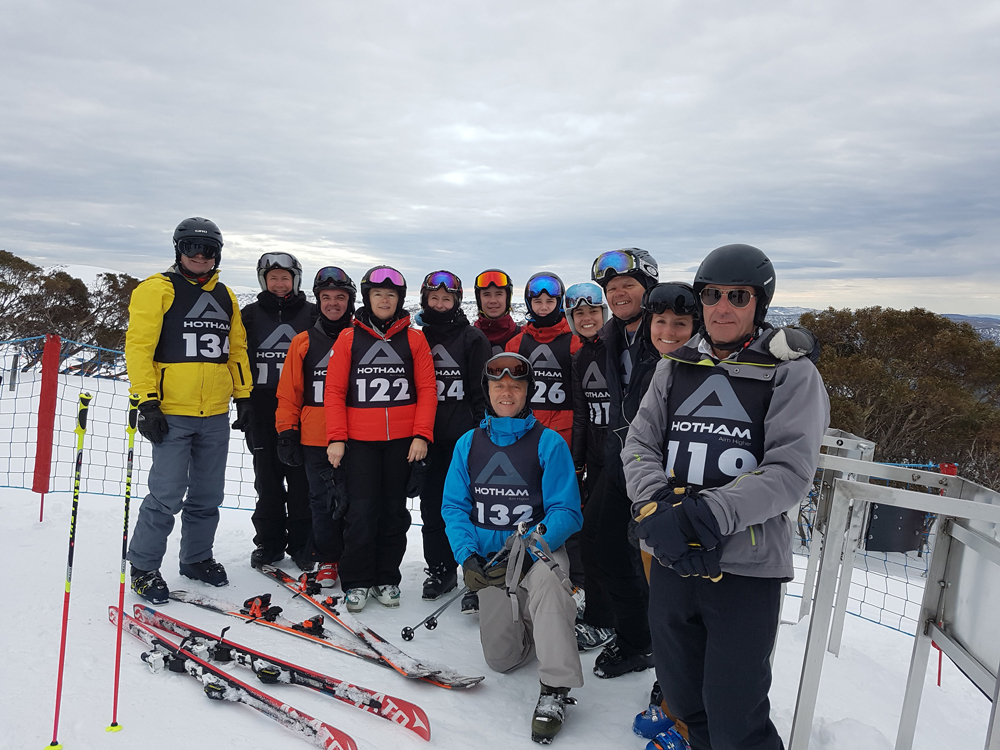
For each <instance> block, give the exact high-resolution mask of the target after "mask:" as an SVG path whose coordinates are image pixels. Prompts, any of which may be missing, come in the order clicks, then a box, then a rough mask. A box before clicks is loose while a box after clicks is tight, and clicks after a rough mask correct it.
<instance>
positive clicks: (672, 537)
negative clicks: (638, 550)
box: [635, 486, 722, 565]
mask: <svg viewBox="0 0 1000 750" xmlns="http://www.w3.org/2000/svg"><path fill="white" fill-rule="evenodd" d="M678 489H679V488H678ZM650 506H654V507H655V510H653V509H651V508H650ZM647 509H650V510H649V511H647ZM642 510H643V511H644V512H642V513H640V517H639V519H638V523H637V524H636V527H635V535H636V536H637V537H638V538H639V539H642V540H643V541H645V542H646V544H647V545H648V546H649V547H650V548H651V549H652V550H653V556H654V557H655V558H656V559H657V560H659V561H660V562H661V563H663V564H664V565H673V564H674V563H675V562H677V561H678V560H680V559H681V558H683V557H684V556H685V555H687V554H688V553H689V552H690V551H691V550H692V549H699V548H700V549H701V550H702V551H709V550H714V549H715V548H716V547H718V546H719V542H720V541H721V540H722V532H721V531H720V530H719V524H718V522H717V521H716V520H715V515H714V514H713V513H712V510H711V508H709V507H708V504H707V503H706V502H705V501H704V500H703V499H702V497H701V495H699V494H697V493H694V494H692V493H690V492H689V491H688V490H687V488H685V489H684V490H683V492H682V493H681V494H678V493H677V491H676V489H675V488H673V487H669V486H668V487H663V488H662V489H660V490H658V491H657V492H656V493H655V494H654V495H653V497H652V498H651V501H650V503H647V505H646V506H644V507H643V509H642Z"/></svg>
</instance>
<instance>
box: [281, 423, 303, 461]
mask: <svg viewBox="0 0 1000 750" xmlns="http://www.w3.org/2000/svg"><path fill="white" fill-rule="evenodd" d="M278 459H279V460H280V461H281V463H283V464H284V465H285V466H301V465H302V464H304V463H305V456H304V455H303V453H302V435H301V434H300V433H299V431H298V430H282V431H281V432H279V433H278Z"/></svg>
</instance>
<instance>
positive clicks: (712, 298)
mask: <svg viewBox="0 0 1000 750" xmlns="http://www.w3.org/2000/svg"><path fill="white" fill-rule="evenodd" d="M723 294H724V295H725V297H726V298H727V299H728V300H729V304H730V305H732V306H733V307H746V306H747V305H749V304H750V300H752V299H753V298H754V297H755V296H756V295H755V294H754V293H753V292H748V291H747V290H746V289H730V290H729V291H728V292H723V291H722V290H721V289H715V288H714V287H709V286H707V287H705V288H704V289H702V290H701V295H700V296H701V304H703V305H704V306H705V307H715V306H716V305H717V304H719V302H720V300H722V297H723Z"/></svg>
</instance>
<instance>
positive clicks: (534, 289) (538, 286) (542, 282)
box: [525, 275, 563, 297]
mask: <svg viewBox="0 0 1000 750" xmlns="http://www.w3.org/2000/svg"><path fill="white" fill-rule="evenodd" d="M542 292H545V293H546V294H548V295H550V296H552V297H561V296H562V293H563V289H562V284H561V283H559V279H557V278H556V277H554V276H548V275H545V276H536V277H535V278H533V279H531V281H529V282H528V288H527V289H526V290H525V293H526V296H528V297H537V296H538V295H539V294H541V293H542Z"/></svg>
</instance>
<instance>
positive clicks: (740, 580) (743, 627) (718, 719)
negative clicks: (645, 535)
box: [649, 560, 784, 750]
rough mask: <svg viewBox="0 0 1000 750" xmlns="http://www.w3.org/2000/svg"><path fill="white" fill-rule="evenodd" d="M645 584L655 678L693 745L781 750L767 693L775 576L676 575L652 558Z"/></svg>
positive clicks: (714, 749)
mask: <svg viewBox="0 0 1000 750" xmlns="http://www.w3.org/2000/svg"><path fill="white" fill-rule="evenodd" d="M649 588H650V592H649V624H650V627H651V630H652V633H653V658H654V660H655V662H656V678H657V680H659V682H660V687H661V688H662V689H663V697H664V699H665V700H666V702H667V706H669V707H670V711H671V713H673V714H674V715H675V716H676V717H677V718H678V719H680V720H681V721H683V722H685V723H686V724H687V727H688V732H689V733H690V742H691V747H692V750H783V748H784V745H783V744H782V742H781V737H780V736H778V731H777V730H776V729H775V727H774V724H773V723H772V722H771V717H770V713H771V704H770V701H769V700H768V697H767V693H768V690H770V688H771V664H770V656H771V648H772V647H773V646H774V639H775V636H776V634H777V632H778V618H779V616H780V613H781V581H780V580H778V579H777V578H749V577H747V576H738V575H733V574H731V573H726V574H725V575H723V577H722V580H720V581H719V582H718V583H712V582H711V581H709V580H707V579H705V578H694V577H691V578H681V577H680V576H679V575H677V574H676V573H675V572H674V571H673V570H672V569H671V568H665V567H663V566H662V565H660V564H659V563H657V562H656V561H655V560H654V561H653V565H652V570H651V571H650V584H649Z"/></svg>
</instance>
